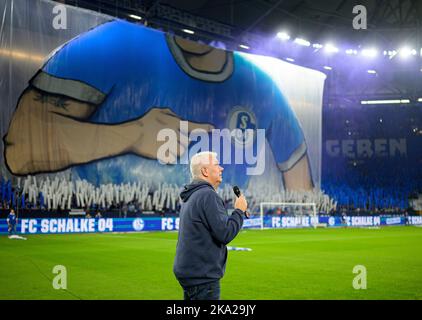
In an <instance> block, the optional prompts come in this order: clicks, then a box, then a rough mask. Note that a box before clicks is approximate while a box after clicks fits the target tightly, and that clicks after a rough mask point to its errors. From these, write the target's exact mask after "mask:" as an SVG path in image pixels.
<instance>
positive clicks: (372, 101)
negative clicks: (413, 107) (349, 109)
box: [360, 99, 410, 104]
mask: <svg viewBox="0 0 422 320" xmlns="http://www.w3.org/2000/svg"><path fill="white" fill-rule="evenodd" d="M360 103H361V104H396V103H410V100H409V99H393V100H362V101H361V102H360Z"/></svg>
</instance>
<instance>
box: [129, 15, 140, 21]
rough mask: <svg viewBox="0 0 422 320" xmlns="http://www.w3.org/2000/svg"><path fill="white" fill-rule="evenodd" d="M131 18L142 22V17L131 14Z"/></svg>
mask: <svg viewBox="0 0 422 320" xmlns="http://www.w3.org/2000/svg"><path fill="white" fill-rule="evenodd" d="M129 17H131V18H132V19H135V20H142V17H140V16H137V15H136V14H130V15H129Z"/></svg>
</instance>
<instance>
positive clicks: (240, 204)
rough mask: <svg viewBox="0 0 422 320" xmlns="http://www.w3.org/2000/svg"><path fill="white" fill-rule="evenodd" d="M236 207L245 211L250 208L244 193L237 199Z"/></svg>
mask: <svg viewBox="0 0 422 320" xmlns="http://www.w3.org/2000/svg"><path fill="white" fill-rule="evenodd" d="M234 207H235V209H240V210H242V211H243V212H245V211H246V209H248V203H247V202H246V198H245V196H244V195H243V194H242V195H240V197H239V198H237V199H236V202H235V203H234Z"/></svg>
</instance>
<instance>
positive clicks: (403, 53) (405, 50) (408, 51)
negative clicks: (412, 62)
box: [399, 47, 416, 58]
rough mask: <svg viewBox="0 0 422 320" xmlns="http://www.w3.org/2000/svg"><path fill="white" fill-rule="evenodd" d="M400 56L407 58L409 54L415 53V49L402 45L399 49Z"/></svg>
mask: <svg viewBox="0 0 422 320" xmlns="http://www.w3.org/2000/svg"><path fill="white" fill-rule="evenodd" d="M399 54H400V57H402V58H407V57H409V56H410V55H416V50H415V49H409V48H408V47H403V48H401V49H400V50H399Z"/></svg>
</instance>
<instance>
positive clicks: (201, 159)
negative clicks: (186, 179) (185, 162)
mask: <svg viewBox="0 0 422 320" xmlns="http://www.w3.org/2000/svg"><path fill="white" fill-rule="evenodd" d="M210 156H211V157H215V158H217V152H212V151H202V152H199V153H197V154H195V155H193V157H192V158H191V159H190V173H191V175H192V178H199V177H200V176H201V168H203V167H204V165H206V164H210Z"/></svg>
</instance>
